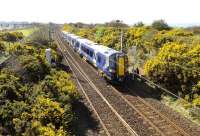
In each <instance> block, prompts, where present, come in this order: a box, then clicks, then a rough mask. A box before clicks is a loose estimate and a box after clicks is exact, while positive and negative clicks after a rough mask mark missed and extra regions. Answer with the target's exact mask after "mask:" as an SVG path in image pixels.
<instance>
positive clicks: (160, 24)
mask: <svg viewBox="0 0 200 136" xmlns="http://www.w3.org/2000/svg"><path fill="white" fill-rule="evenodd" d="M152 27H153V28H154V29H157V30H159V31H161V30H170V29H171V28H170V27H169V26H168V24H167V23H166V22H165V21H164V20H162V19H161V20H156V21H154V22H153V23H152Z"/></svg>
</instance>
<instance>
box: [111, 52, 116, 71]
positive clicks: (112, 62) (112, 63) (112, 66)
mask: <svg viewBox="0 0 200 136" xmlns="http://www.w3.org/2000/svg"><path fill="white" fill-rule="evenodd" d="M109 67H110V68H111V69H115V68H116V55H115V54H114V55H112V56H110V57H109Z"/></svg>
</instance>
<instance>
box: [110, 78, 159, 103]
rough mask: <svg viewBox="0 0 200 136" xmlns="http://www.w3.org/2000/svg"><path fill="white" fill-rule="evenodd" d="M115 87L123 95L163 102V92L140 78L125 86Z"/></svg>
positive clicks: (130, 81) (128, 82)
mask: <svg viewBox="0 0 200 136" xmlns="http://www.w3.org/2000/svg"><path fill="white" fill-rule="evenodd" d="M113 87H115V88H116V89H117V90H119V91H120V92H121V93H123V94H126V95H132V96H139V97H141V98H152V99H156V100H161V94H162V91H160V90H159V89H158V88H154V87H153V86H151V85H149V84H148V83H146V82H144V81H142V80H141V79H140V78H135V80H129V81H127V82H126V83H124V84H119V85H113Z"/></svg>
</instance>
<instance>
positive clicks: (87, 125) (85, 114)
mask: <svg viewBox="0 0 200 136" xmlns="http://www.w3.org/2000/svg"><path fill="white" fill-rule="evenodd" d="M73 111H74V113H75V116H76V121H75V122H74V123H73V128H74V134H75V135H76V136H87V135H88V132H90V133H95V132H98V130H99V127H98V125H99V122H98V121H97V120H96V119H95V118H94V117H93V116H94V115H92V111H90V110H89V109H88V107H87V106H86V105H85V104H84V103H83V102H81V101H77V102H75V103H74V105H73Z"/></svg>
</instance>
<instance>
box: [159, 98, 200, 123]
mask: <svg viewBox="0 0 200 136" xmlns="http://www.w3.org/2000/svg"><path fill="white" fill-rule="evenodd" d="M162 103H164V104H165V105H167V106H169V107H170V108H172V109H173V110H175V111H176V112H178V113H180V114H181V115H183V116H185V117H186V118H188V119H189V120H191V121H192V122H194V123H196V124H198V125H200V120H199V119H196V118H195V117H193V116H192V115H191V114H190V111H191V110H192V108H194V107H192V106H191V105H189V104H188V103H186V102H185V101H183V100H180V99H174V98H172V97H170V96H162Z"/></svg>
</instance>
